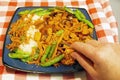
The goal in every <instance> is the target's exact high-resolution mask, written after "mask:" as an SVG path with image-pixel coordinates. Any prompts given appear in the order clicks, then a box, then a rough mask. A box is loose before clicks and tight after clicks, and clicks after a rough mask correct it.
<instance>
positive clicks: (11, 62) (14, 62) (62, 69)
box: [3, 7, 97, 73]
mask: <svg viewBox="0 0 120 80" xmlns="http://www.w3.org/2000/svg"><path fill="white" fill-rule="evenodd" d="M34 8H39V7H19V8H17V10H16V11H15V13H14V15H13V17H12V19H11V22H10V24H9V26H8V30H7V32H6V37H5V41H4V46H3V64H4V65H5V66H7V67H10V68H13V69H16V70H20V71H24V72H33V73H69V72H79V71H81V70H83V68H82V67H81V66H80V65H79V64H78V63H77V62H76V63H75V64H74V65H72V66H65V65H61V66H59V67H57V68H56V67H54V66H50V67H41V66H37V65H34V64H27V63H24V62H22V61H20V60H18V59H12V58H10V57H9V56H8V53H9V52H10V51H9V50H8V49H7V48H6V45H8V44H9V43H11V41H10V37H9V35H8V31H9V30H10V25H11V24H12V23H13V22H15V21H17V20H18V19H19V15H18V13H19V12H20V11H23V10H31V9H34ZM42 8H45V9H47V8H49V7H42ZM72 9H75V8H72ZM78 9H79V10H81V11H82V12H83V13H84V15H85V16H86V18H87V19H88V20H89V21H91V19H90V16H89V15H88V13H87V11H86V10H85V9H83V8H78ZM92 37H93V38H94V39H97V36H96V32H95V29H94V32H93V34H92Z"/></svg>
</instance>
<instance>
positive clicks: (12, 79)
mask: <svg viewBox="0 0 120 80" xmlns="http://www.w3.org/2000/svg"><path fill="white" fill-rule="evenodd" d="M21 6H67V7H78V8H85V9H86V10H87V11H88V13H89V15H90V17H91V19H92V22H93V24H94V25H95V29H96V33H97V37H98V40H101V41H106V42H118V26H117V22H116V20H115V18H114V15H113V13H112V9H111V6H110V4H109V0H0V80H84V79H85V78H86V77H85V73H84V72H79V73H70V74H32V73H26V72H20V71H15V70H12V69H9V68H6V67H5V66H3V64H2V48H3V43H4V38H5V34H6V30H7V28H8V24H9V22H10V20H11V18H12V16H13V14H14V12H15V10H16V9H17V8H18V7H21Z"/></svg>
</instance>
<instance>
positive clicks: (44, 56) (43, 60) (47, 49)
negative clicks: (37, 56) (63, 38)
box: [41, 45, 51, 63]
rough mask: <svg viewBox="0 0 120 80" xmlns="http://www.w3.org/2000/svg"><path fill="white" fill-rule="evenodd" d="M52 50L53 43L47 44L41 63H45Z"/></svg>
mask: <svg viewBox="0 0 120 80" xmlns="http://www.w3.org/2000/svg"><path fill="white" fill-rule="evenodd" d="M50 50H51V45H49V46H47V48H46V50H45V53H44V55H43V56H42V58H41V63H44V62H45V60H46V58H47V56H48V54H49V52H50Z"/></svg>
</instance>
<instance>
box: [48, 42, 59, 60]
mask: <svg viewBox="0 0 120 80" xmlns="http://www.w3.org/2000/svg"><path fill="white" fill-rule="evenodd" d="M56 46H57V42H53V43H52V46H51V50H50V53H49V54H48V58H51V57H52V54H53V53H54V51H55V48H56Z"/></svg>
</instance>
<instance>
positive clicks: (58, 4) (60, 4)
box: [56, 1, 64, 6]
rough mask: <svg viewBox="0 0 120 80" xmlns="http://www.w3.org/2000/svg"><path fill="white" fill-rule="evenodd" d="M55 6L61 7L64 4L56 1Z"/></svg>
mask: <svg viewBox="0 0 120 80" xmlns="http://www.w3.org/2000/svg"><path fill="white" fill-rule="evenodd" d="M56 5H57V6H63V5H64V4H63V2H60V1H57V2H56Z"/></svg>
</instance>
